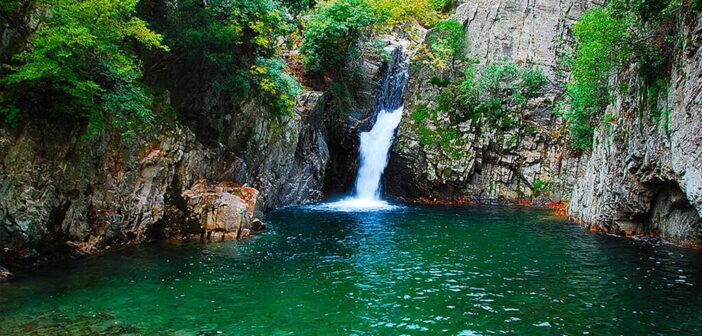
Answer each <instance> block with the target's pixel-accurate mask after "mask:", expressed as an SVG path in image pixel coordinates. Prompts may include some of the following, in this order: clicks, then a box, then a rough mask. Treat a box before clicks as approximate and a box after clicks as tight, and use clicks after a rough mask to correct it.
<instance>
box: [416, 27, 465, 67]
mask: <svg viewBox="0 0 702 336" xmlns="http://www.w3.org/2000/svg"><path fill="white" fill-rule="evenodd" d="M464 34H465V33H464V31H463V26H462V25H461V24H460V23H459V22H458V21H456V20H453V19H451V20H446V21H442V22H439V23H438V24H437V25H436V26H435V27H434V28H433V29H432V30H431V31H430V32H429V33H428V34H427V37H426V43H425V44H423V45H422V46H420V49H419V51H418V52H417V56H416V59H415V61H417V62H419V64H422V65H424V66H427V67H429V68H430V69H432V71H434V72H437V73H439V74H440V76H441V78H443V77H444V73H446V72H453V70H454V68H455V65H456V62H458V61H463V60H465V48H466V45H465V37H464Z"/></svg>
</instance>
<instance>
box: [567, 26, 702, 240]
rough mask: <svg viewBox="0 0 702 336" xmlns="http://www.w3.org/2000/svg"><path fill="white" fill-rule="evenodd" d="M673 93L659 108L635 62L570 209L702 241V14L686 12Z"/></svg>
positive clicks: (617, 225) (609, 224) (627, 228)
mask: <svg viewBox="0 0 702 336" xmlns="http://www.w3.org/2000/svg"><path fill="white" fill-rule="evenodd" d="M677 31H678V34H679V36H680V38H678V39H677V41H678V43H677V45H676V47H675V50H674V51H673V57H672V63H671V64H673V66H672V70H671V74H670V79H669V83H668V88H669V89H668V92H667V95H664V96H661V97H660V99H659V101H658V106H657V109H658V111H659V112H660V113H654V112H653V111H651V110H650V109H648V108H647V107H646V106H644V102H645V100H643V99H641V97H642V94H643V93H644V92H645V88H644V86H643V84H642V81H643V79H642V78H640V77H639V75H638V66H637V65H636V64H633V65H632V66H631V67H630V68H629V69H628V71H626V72H625V73H623V74H621V75H619V76H616V77H615V78H613V79H612V87H622V88H626V89H625V90H623V91H619V92H616V93H615V94H614V95H615V98H616V99H615V101H614V103H612V104H611V105H610V106H609V107H608V109H607V113H608V114H611V115H613V116H616V118H612V120H615V122H609V123H607V124H606V125H604V126H603V127H601V128H599V129H598V130H597V133H596V137H595V145H594V149H593V152H592V156H591V157H590V159H589V161H588V162H586V167H587V169H586V171H585V174H584V176H583V178H581V179H579V180H578V183H577V186H576V188H575V191H574V193H573V197H572V201H571V203H570V205H569V209H568V210H569V213H570V214H571V215H572V216H573V217H574V218H575V219H577V220H579V221H581V222H583V223H587V224H591V225H593V227H594V228H596V229H601V230H606V231H614V232H618V231H623V232H626V233H627V234H654V235H657V236H661V237H663V238H666V239H669V240H671V241H673V242H677V243H679V244H683V245H698V246H700V245H702V113H701V112H702V62H700V60H702V15H700V14H699V13H688V14H685V15H682V16H681V17H680V20H679V22H678V27H677Z"/></svg>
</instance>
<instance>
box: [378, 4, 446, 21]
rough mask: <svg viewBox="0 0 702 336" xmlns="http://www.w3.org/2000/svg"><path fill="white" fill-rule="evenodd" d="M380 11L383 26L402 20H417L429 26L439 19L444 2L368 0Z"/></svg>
mask: <svg viewBox="0 0 702 336" xmlns="http://www.w3.org/2000/svg"><path fill="white" fill-rule="evenodd" d="M369 3H370V5H371V6H372V7H373V8H374V9H375V10H376V11H377V12H378V13H380V16H381V18H382V20H381V21H382V22H381V24H382V25H383V26H384V27H394V26H397V25H399V24H402V23H404V22H415V21H416V22H418V23H420V24H422V25H425V26H430V25H433V24H435V23H436V22H438V21H440V20H441V18H442V16H443V15H442V13H441V10H442V9H443V6H444V3H443V2H442V1H435V0H369Z"/></svg>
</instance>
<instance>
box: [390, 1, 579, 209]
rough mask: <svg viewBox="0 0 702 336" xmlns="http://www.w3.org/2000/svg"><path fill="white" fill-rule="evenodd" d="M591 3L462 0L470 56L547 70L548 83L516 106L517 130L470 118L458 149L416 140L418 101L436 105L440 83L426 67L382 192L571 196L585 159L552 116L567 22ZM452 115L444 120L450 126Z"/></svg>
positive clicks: (489, 197) (430, 196) (409, 98)
mask: <svg viewBox="0 0 702 336" xmlns="http://www.w3.org/2000/svg"><path fill="white" fill-rule="evenodd" d="M591 5H592V4H591V2H590V1H584V0H572V1H541V2H533V1H464V2H462V3H460V4H459V6H458V8H457V10H456V12H455V14H454V16H453V18H455V19H456V20H458V21H459V22H461V23H462V24H463V27H464V31H465V41H466V46H467V48H466V49H467V50H466V51H467V54H468V56H470V57H472V58H475V59H477V60H478V61H479V62H480V64H481V65H485V64H487V63H490V62H494V61H500V60H502V59H504V58H506V59H508V60H510V61H512V62H515V63H517V64H531V65H534V66H537V67H539V68H541V69H542V70H543V71H544V73H545V75H546V76H547V77H548V79H549V82H550V83H549V84H548V85H547V88H546V89H545V90H544V92H541V93H540V95H539V96H538V97H534V98H533V99H530V100H529V102H528V104H527V105H526V106H519V107H515V108H516V109H518V111H517V112H516V113H515V114H516V115H517V116H518V117H517V120H515V126H513V127H508V128H502V127H494V126H492V125H489V124H488V123H487V122H485V120H479V121H477V122H475V121H473V120H467V121H464V122H461V123H459V124H458V125H451V126H450V127H451V128H453V129H456V130H458V134H459V135H458V138H457V139H456V140H454V141H453V143H452V148H451V149H450V150H445V149H442V148H439V147H438V146H435V145H427V144H423V143H421V142H420V141H419V138H420V134H419V132H418V121H416V120H414V119H413V118H412V114H413V113H414V112H415V111H417V108H418V107H419V106H422V105H424V106H428V107H429V108H434V107H436V106H437V102H436V101H437V97H438V96H439V92H440V90H441V87H440V86H437V85H435V84H433V83H432V81H431V80H430V79H431V78H432V77H435V76H437V74H435V73H432V72H431V71H430V70H429V69H427V68H419V69H417V68H415V67H411V69H414V70H413V71H412V72H411V73H410V79H409V83H408V88H407V90H406V92H405V113H404V114H405V116H404V117H403V119H402V123H401V124H400V127H399V129H398V133H397V140H396V142H395V144H394V146H393V148H392V154H391V158H390V163H389V167H388V169H387V171H386V173H385V179H384V186H385V190H386V191H387V192H389V193H390V194H392V195H395V196H398V197H400V198H404V199H408V200H417V199H420V198H421V199H422V200H425V201H438V202H446V201H449V202H466V201H468V202H470V201H475V202H492V201H496V200H497V201H516V200H521V199H527V198H530V199H535V200H537V201H548V200H551V201H561V200H562V199H567V198H568V197H569V195H570V192H571V189H572V186H573V185H574V184H575V181H576V179H577V176H578V172H579V171H580V169H581V164H582V162H581V161H582V159H581V157H580V156H579V155H577V153H573V152H572V151H571V150H570V149H569V145H568V141H567V137H566V131H565V129H564V128H563V125H562V124H561V123H560V121H559V119H558V118H557V117H556V116H554V115H553V114H552V110H553V108H554V101H556V100H557V99H558V98H560V96H561V94H562V89H561V88H562V84H563V81H564V80H565V78H564V77H563V75H562V74H560V73H559V72H558V60H559V57H560V54H561V53H562V52H563V50H564V48H565V47H566V45H567V44H568V43H569V41H570V40H571V34H570V27H571V26H572V24H573V23H574V22H575V21H576V20H577V18H578V17H579V16H580V14H581V13H582V12H583V11H584V10H585V9H586V8H588V7H590V6H591ZM448 118H449V116H448V115H439V123H443V124H448V123H449V121H448Z"/></svg>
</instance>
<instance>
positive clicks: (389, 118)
mask: <svg viewBox="0 0 702 336" xmlns="http://www.w3.org/2000/svg"><path fill="white" fill-rule="evenodd" d="M403 110H404V107H403V106H400V107H399V108H396V109H394V110H392V111H386V110H381V111H380V112H379V113H378V117H377V119H376V121H375V124H374V125H373V128H371V130H370V131H368V132H363V133H361V146H360V148H359V156H360V164H359V168H358V175H356V189H355V192H354V194H353V196H351V197H347V198H344V199H342V200H340V201H338V202H333V203H324V204H321V205H317V206H316V208H317V209H323V210H336V211H372V210H388V209H394V208H396V206H394V205H391V204H389V203H388V202H386V201H383V200H382V199H381V198H380V178H381V177H382V176H383V171H384V170H385V166H387V165H388V152H389V151H390V146H392V140H393V138H394V135H395V129H396V128H397V126H398V125H399V124H400V120H401V119H402V111H403Z"/></svg>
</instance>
